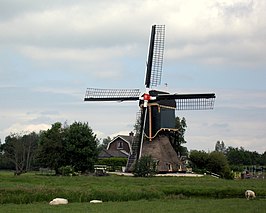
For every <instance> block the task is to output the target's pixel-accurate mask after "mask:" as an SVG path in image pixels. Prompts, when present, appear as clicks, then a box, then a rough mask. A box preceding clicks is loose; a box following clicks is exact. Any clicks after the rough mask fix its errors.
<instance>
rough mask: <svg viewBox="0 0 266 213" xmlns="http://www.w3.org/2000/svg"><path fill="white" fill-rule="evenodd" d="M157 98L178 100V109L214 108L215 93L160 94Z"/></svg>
mask: <svg viewBox="0 0 266 213" xmlns="http://www.w3.org/2000/svg"><path fill="white" fill-rule="evenodd" d="M156 99H157V100H171V99H175V100H176V109H177V110H205V109H213V107H214V100H215V94H214V93H204V94H160V95H158V96H157V98H156Z"/></svg>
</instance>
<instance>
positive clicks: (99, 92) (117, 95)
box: [84, 88, 140, 101]
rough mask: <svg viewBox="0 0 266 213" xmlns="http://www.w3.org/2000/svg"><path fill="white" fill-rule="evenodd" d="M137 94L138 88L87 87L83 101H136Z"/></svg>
mask: <svg viewBox="0 0 266 213" xmlns="http://www.w3.org/2000/svg"><path fill="white" fill-rule="evenodd" d="M139 96H140V91H139V89H98V88H88V89H87V91H86V94H85V98H84V101H136V100H139Z"/></svg>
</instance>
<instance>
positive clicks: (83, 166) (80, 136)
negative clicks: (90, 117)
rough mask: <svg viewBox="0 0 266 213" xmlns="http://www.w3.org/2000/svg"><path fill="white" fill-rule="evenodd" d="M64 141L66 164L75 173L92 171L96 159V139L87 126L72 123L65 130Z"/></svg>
mask: <svg viewBox="0 0 266 213" xmlns="http://www.w3.org/2000/svg"><path fill="white" fill-rule="evenodd" d="M64 140H65V146H66V153H65V154H66V156H65V158H66V159H67V164H68V165H71V166H73V167H74V168H75V170H76V171H81V172H85V171H87V170H89V171H91V170H93V167H94V164H95V162H96V160H97V157H98V152H97V138H96V135H95V134H94V133H93V131H92V129H91V128H90V127H89V126H88V124H87V123H81V122H74V123H73V124H71V125H70V126H69V128H68V129H67V130H66V135H65V138H64Z"/></svg>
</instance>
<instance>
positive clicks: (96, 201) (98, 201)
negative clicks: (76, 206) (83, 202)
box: [90, 200, 102, 203]
mask: <svg viewBox="0 0 266 213" xmlns="http://www.w3.org/2000/svg"><path fill="white" fill-rule="evenodd" d="M90 203H102V201H101V200H91V201H90Z"/></svg>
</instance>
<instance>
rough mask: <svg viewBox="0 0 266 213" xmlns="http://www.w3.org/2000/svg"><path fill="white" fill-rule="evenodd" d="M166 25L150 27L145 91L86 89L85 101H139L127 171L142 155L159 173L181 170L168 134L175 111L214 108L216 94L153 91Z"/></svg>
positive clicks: (171, 132)
mask: <svg viewBox="0 0 266 213" xmlns="http://www.w3.org/2000/svg"><path fill="white" fill-rule="evenodd" d="M164 38H165V26H164V25H153V26H152V29H151V36H150V45H149V53H148V60H147V68H146V77H145V87H146V91H145V92H144V94H141V92H140V90H139V89H98V88H88V89H87V91H86V94H85V98H84V101H139V107H140V111H141V115H140V121H141V122H140V125H141V127H140V135H139V137H136V139H135V140H134V141H133V143H132V153H130V155H129V157H128V162H127V167H126V171H132V165H133V163H134V162H135V161H136V160H137V159H139V158H140V157H141V156H144V155H150V156H152V158H153V159H154V160H156V162H157V170H158V172H176V171H178V169H179V167H180V159H179V157H178V156H177V154H176V152H175V150H174V148H173V146H172V144H171V142H170V139H169V135H177V134H178V129H176V128H175V110H176V109H177V110H201V109H213V106H214V100H215V94H214V93H204V94H177V93H174V94H169V93H168V92H164V91H158V90H155V89H153V88H154V87H157V86H158V85H160V83H161V75H162V64H163V52H164Z"/></svg>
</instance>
